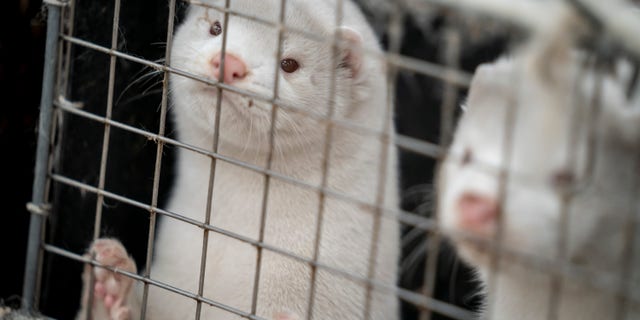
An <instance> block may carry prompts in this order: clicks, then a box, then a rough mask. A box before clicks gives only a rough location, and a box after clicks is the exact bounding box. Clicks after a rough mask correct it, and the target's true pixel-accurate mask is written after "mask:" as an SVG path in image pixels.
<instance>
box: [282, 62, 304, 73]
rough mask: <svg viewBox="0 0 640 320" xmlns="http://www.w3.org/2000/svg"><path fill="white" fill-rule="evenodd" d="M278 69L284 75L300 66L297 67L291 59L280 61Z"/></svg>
mask: <svg viewBox="0 0 640 320" xmlns="http://www.w3.org/2000/svg"><path fill="white" fill-rule="evenodd" d="M280 68H282V71H284V72H286V73H292V72H295V71H296V70H298V68H300V65H298V61H295V60H293V59H282V61H280Z"/></svg>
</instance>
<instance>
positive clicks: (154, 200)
mask: <svg viewBox="0 0 640 320" xmlns="http://www.w3.org/2000/svg"><path fill="white" fill-rule="evenodd" d="M175 9H176V0H169V16H168V17H167V19H168V20H167V46H166V49H165V61H164V64H165V65H166V66H169V65H171V47H172V44H173V26H174V20H175V19H174V18H175ZM168 100H169V72H168V71H164V75H163V81H162V102H161V105H160V124H159V128H158V135H159V136H161V137H163V136H164V134H165V127H166V120H167V105H168ZM156 143H157V144H158V146H157V149H156V163H155V169H154V173H153V190H152V195H151V207H152V208H156V207H157V206H158V190H159V188H160V171H161V169H162V154H163V150H164V142H162V141H160V140H157V141H156ZM156 220H157V213H156V211H155V210H153V209H152V210H150V211H149V238H148V239H147V265H146V266H145V269H144V274H143V276H144V277H145V278H149V277H150V276H151V260H152V259H153V249H154V239H155V234H156ZM148 299H149V283H148V282H145V283H144V289H143V292H142V303H141V310H140V319H141V320H144V319H145V318H146V315H147V302H148Z"/></svg>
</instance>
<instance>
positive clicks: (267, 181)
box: [251, 0, 287, 315]
mask: <svg viewBox="0 0 640 320" xmlns="http://www.w3.org/2000/svg"><path fill="white" fill-rule="evenodd" d="M286 6H287V0H281V1H280V16H279V18H278V22H279V24H278V48H277V52H276V64H275V66H274V67H275V71H276V72H275V78H274V85H273V102H272V103H271V128H270V129H269V152H268V154H267V166H266V170H271V167H272V165H273V148H274V147H275V130H276V129H275V128H276V121H277V120H278V105H277V104H276V103H275V101H276V100H278V91H279V89H280V59H281V56H282V43H283V41H284V29H285V24H284V23H285V21H284V20H285V15H286V10H287V8H286ZM270 186H271V176H270V175H268V174H265V175H264V192H263V194H262V211H261V212H260V231H259V235H258V242H259V243H262V242H263V241H264V228H265V223H266V218H267V203H268V202H269V190H270ZM256 250H257V253H256V271H255V276H254V280H253V294H252V296H251V314H252V315H257V314H256V313H257V311H258V293H259V289H260V288H259V287H260V272H261V269H262V252H263V248H262V247H261V246H258V247H257V248H256Z"/></svg>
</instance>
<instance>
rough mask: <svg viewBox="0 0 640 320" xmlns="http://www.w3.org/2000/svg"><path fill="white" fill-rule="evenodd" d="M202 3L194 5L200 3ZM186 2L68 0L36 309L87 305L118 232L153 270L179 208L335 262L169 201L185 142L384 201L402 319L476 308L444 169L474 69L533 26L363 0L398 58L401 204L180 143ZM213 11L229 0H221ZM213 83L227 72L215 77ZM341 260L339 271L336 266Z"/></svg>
mask: <svg viewBox="0 0 640 320" xmlns="http://www.w3.org/2000/svg"><path fill="white" fill-rule="evenodd" d="M191 2H192V3H191V4H190V5H199V3H197V2H195V1H191ZM286 2H287V1H284V2H283V3H285V4H286ZM187 5H189V2H188V1H187V2H182V1H178V2H174V1H171V2H170V3H169V4H166V3H161V4H157V5H154V6H149V5H148V4H146V3H142V2H134V1H129V2H126V3H124V2H123V3H120V2H119V1H115V2H106V1H105V2H95V1H94V2H87V1H75V2H72V3H67V4H65V5H63V6H61V8H62V17H61V20H60V21H61V22H62V29H61V35H60V38H59V43H58V45H59V51H58V61H57V68H58V69H57V71H58V73H57V78H56V90H55V93H56V94H55V95H54V98H55V102H54V105H55V107H54V113H55V115H54V118H53V119H54V121H53V123H54V129H53V130H52V133H53V134H52V137H51V139H52V141H51V145H52V147H53V153H52V156H51V160H50V168H49V170H50V171H49V172H50V173H49V179H50V180H49V182H48V183H49V184H48V188H47V191H48V197H49V199H50V201H51V203H52V209H51V213H50V215H49V217H48V220H47V227H46V230H45V233H44V234H45V237H44V239H45V244H44V246H43V248H44V249H43V250H44V262H43V265H42V269H41V276H40V277H39V282H38V290H37V297H38V298H37V302H36V306H37V307H38V309H39V310H41V311H42V312H43V313H45V314H46V315H48V316H51V317H53V318H60V319H64V318H71V317H73V316H74V315H75V312H76V311H77V310H78V303H79V302H80V288H81V277H80V275H81V274H82V270H83V268H84V266H83V261H85V260H86V257H84V258H83V257H82V255H83V254H84V253H85V250H86V249H87V248H88V246H89V245H90V244H91V242H92V240H94V239H95V238H98V237H113V238H117V239H119V240H120V241H122V243H123V244H124V245H125V247H126V248H127V250H128V252H129V253H130V254H131V255H132V257H133V258H134V260H135V261H136V264H137V265H138V270H139V271H140V272H142V274H144V272H148V269H146V271H145V265H146V263H147V261H148V260H149V259H153V254H152V252H151V250H150V246H149V244H152V243H153V240H154V239H155V238H156V237H157V234H156V232H155V227H156V225H157V223H158V222H157V221H156V220H161V219H175V218H178V220H181V221H183V222H186V223H190V224H192V225H194V226H197V227H200V228H203V229H205V230H209V233H216V234H222V235H225V236H228V237H231V238H234V239H236V240H238V241H242V242H246V243H248V244H249V245H252V246H254V247H255V248H256V250H257V251H262V250H264V251H274V252H279V253H280V254H282V255H284V256H286V257H289V258H294V259H300V260H301V263H303V264H307V265H308V266H309V268H311V269H312V270H315V269H316V268H317V269H320V270H322V269H323V267H322V266H320V267H318V265H317V261H315V260H314V259H306V258H304V257H302V258H301V257H299V256H296V255H295V254H293V255H292V254H291V253H288V251H286V248H278V247H277V246H276V247H274V246H271V245H269V244H268V243H265V242H262V241H260V240H259V239H247V238H245V237H242V236H241V235H238V234H234V233H233V232H229V231H228V230H224V228H219V227H217V226H216V225H215V224H211V223H207V222H206V221H205V222H204V224H203V221H192V220H189V219H185V218H181V217H180V216H177V215H176V213H174V212H168V211H167V210H165V209H164V206H165V205H166V201H167V199H168V198H169V197H170V188H171V186H172V184H174V183H175V179H176V176H175V171H174V170H175V165H176V151H177V149H179V148H183V149H184V148H186V149H190V150H192V151H194V152H196V153H200V154H202V155H204V156H208V157H211V158H212V159H215V160H214V162H216V161H219V162H225V163H230V164H235V165H239V166H240V167H242V168H244V169H246V170H249V171H254V172H257V173H259V174H263V175H265V177H268V178H266V179H267V180H269V179H271V180H273V181H281V182H282V181H284V182H285V183H292V184H295V185H298V186H301V188H302V189H304V190H306V191H309V192H317V193H318V194H320V195H321V196H320V197H321V198H322V197H331V196H336V197H339V198H341V199H344V200H345V201H351V202H353V203H356V204H359V205H366V206H372V207H373V208H374V209H375V210H373V211H374V212H377V213H376V214H379V215H381V216H386V217H391V218H393V219H398V220H399V221H400V224H401V233H402V239H401V244H402V249H401V250H402V256H401V259H400V261H399V265H400V266H399V272H400V273H399V279H398V284H397V285H398V287H397V288H385V290H394V293H395V294H396V295H397V296H398V298H399V299H400V301H401V314H402V319H429V318H431V319H471V318H473V312H474V311H477V310H478V309H479V307H480V304H481V303H482V301H483V297H482V296H481V295H478V294H477V292H478V290H479V288H478V283H477V282H476V281H474V275H473V273H472V271H471V270H470V269H469V268H468V267H467V266H465V264H464V263H462V262H460V261H459V260H458V258H457V257H456V255H455V253H454V251H453V249H452V248H451V247H450V245H449V244H448V243H447V242H446V241H444V240H443V239H442V236H441V235H440V234H439V232H438V231H437V228H436V227H434V220H435V195H434V192H435V191H434V188H435V187H434V185H433V184H434V171H435V170H436V168H437V164H438V163H439V161H441V160H442V157H443V154H444V153H443V151H444V150H445V149H444V148H446V146H447V145H448V144H449V143H450V141H451V137H452V134H453V130H454V128H455V119H456V118H457V117H458V116H459V112H460V111H459V109H458V106H459V105H461V104H462V103H463V102H464V101H465V98H466V94H467V87H468V85H469V81H470V77H471V73H472V72H473V71H474V70H475V69H476V67H477V66H478V65H479V64H481V63H483V62H488V61H492V60H494V59H495V58H496V57H498V56H499V55H500V54H502V53H504V52H506V50H507V49H509V48H510V46H512V45H515V44H518V43H520V42H522V41H523V40H524V39H525V38H526V37H525V34H526V33H525V32H523V29H522V28H520V27H518V26H516V25H514V24H512V23H509V22H505V21H504V19H500V18H492V19H488V18H487V17H486V16H478V15H475V14H471V13H469V12H466V11H464V10H461V9H460V8H459V7H455V6H454V7H450V6H447V5H442V4H433V3H427V2H425V3H423V4H417V3H413V2H407V3H402V4H401V3H377V2H365V1H362V3H359V6H360V8H361V9H362V10H363V11H364V13H365V14H366V17H367V19H368V21H369V22H370V23H371V24H372V27H373V28H374V30H375V31H376V35H377V36H378V37H379V40H380V42H381V43H382V45H383V47H384V50H385V53H386V57H384V58H385V59H386V61H387V62H388V63H389V66H390V70H393V71H394V72H390V73H389V84H390V90H392V91H393V98H394V100H393V103H392V104H389V106H392V107H393V108H394V114H395V115H394V118H393V120H394V125H395V127H396V129H397V133H398V136H397V139H395V140H393V141H391V142H392V143H394V144H395V146H396V147H397V148H398V152H399V154H398V167H399V174H400V181H399V184H400V188H399V191H398V197H399V199H400V201H401V209H400V210H398V211H394V210H387V209H385V208H384V206H381V205H380V204H379V203H375V202H373V203H372V202H369V201H363V200H362V199H353V198H352V197H349V196H348V195H344V194H340V192H336V191H335V190H330V189H327V188H326V186H322V185H315V184H313V183H308V182H306V181H299V180H297V179H296V178H291V177H287V176H286V175H281V174H278V172H274V171H272V170H270V168H269V167H268V166H269V165H268V164H267V163H268V162H265V163H259V164H258V165H255V164H251V163H246V162H243V161H237V160H234V159H232V158H227V157H225V155H224V154H216V153H215V152H205V151H202V150H199V149H198V148H194V147H193V146H189V145H187V144H184V143H182V142H180V139H179V138H177V137H176V133H175V131H176V130H177V129H176V128H175V127H174V125H175V124H174V123H173V122H172V121H171V118H168V117H167V113H169V112H171V110H170V109H171V98H170V95H169V92H168V91H169V90H168V88H167V87H166V85H164V83H166V80H167V78H165V77H166V76H167V75H168V74H169V73H174V72H177V73H180V72H181V70H176V69H173V68H170V67H169V66H167V65H166V64H165V63H166V62H165V61H164V60H163V57H165V56H166V54H167V53H168V51H167V48H166V46H167V45H169V46H170V44H171V37H170V36H169V34H171V31H172V29H173V28H174V27H175V26H177V25H179V24H180V23H181V22H182V21H183V18H184V15H185V12H184V11H185V9H186V7H187ZM212 10H218V11H222V12H225V10H228V9H225V7H224V4H222V5H219V6H217V7H215V8H212ZM227 12H228V13H229V15H232V16H233V15H234V14H236V13H235V12H232V11H227ZM249 18H250V19H254V20H261V18H260V17H249ZM263 23H265V24H266V25H268V24H269V23H271V24H273V23H276V24H277V23H278V22H277V21H275V22H274V21H266V22H265V21H263ZM285 24H286V23H285ZM285 30H286V28H285ZM168 31H169V32H168ZM294 31H296V30H294ZM297 31H298V32H299V33H301V34H303V35H304V36H308V37H313V35H309V34H304V31H305V30H297ZM328 41H330V40H328ZM365 54H368V53H365ZM210 84H211V85H213V86H215V85H216V84H215V81H213V82H212V83H210ZM222 88H223V89H224V90H229V88H227V87H224V86H222ZM223 89H221V90H223ZM230 90H232V91H233V89H230ZM237 93H239V94H244V92H242V91H238V92H237ZM267 102H268V99H267ZM286 107H288V106H283V108H286ZM293 109H295V106H294V108H293ZM310 116H312V115H310ZM325 120H326V119H325ZM333 120H335V119H330V120H329V122H331V121H333ZM334 125H335V126H338V127H340V126H345V127H347V128H351V129H354V130H359V131H360V132H364V133H363V134H366V135H369V136H370V137H371V138H372V139H378V138H379V139H381V140H382V141H385V137H388V133H387V136H385V133H384V132H377V131H375V130H371V129H370V128H361V127H358V126H353V125H351V124H349V123H346V122H340V121H337V122H335V123H334ZM386 142H388V141H386ZM273 183H276V182H273ZM372 183H373V182H372ZM267 190H268V188H267ZM212 192H214V191H212ZM263 192H265V191H263ZM267 193H268V192H267ZM214 206H215V205H214ZM376 210H377V211H376ZM177 214H180V213H179V212H178V213H177ZM374 216H375V215H374ZM279 250H282V251H279ZM329 271H330V272H338V273H339V272H340V270H334V269H333V268H329ZM314 272H315V271H314ZM349 277H353V276H351V275H349ZM355 278H356V279H355V280H358V281H363V283H364V284H365V285H367V284H368V285H370V286H373V287H375V286H376V285H377V284H375V283H373V284H372V283H371V282H370V279H366V278H365V279H359V278H358V277H355ZM140 279H142V278H139V279H138V280H140ZM150 279H151V280H153V276H151V278H150ZM368 280H369V282H368ZM151 285H152V286H154V285H155V286H163V284H162V283H152V284H151ZM383 287H384V286H383ZM168 289H169V290H170V291H171V290H173V291H174V292H175V293H178V294H180V295H183V296H186V297H189V298H192V299H194V301H196V302H197V305H198V306H200V305H204V306H205V307H207V308H215V306H214V307H212V306H209V305H212V304H213V305H215V303H214V302H215V301H212V300H210V299H207V298H206V297H199V296H198V293H193V292H182V291H180V288H168ZM61 291H63V292H65V294H60V292H61ZM218 307H219V306H218ZM231 311H232V313H233V312H236V313H237V315H239V316H241V317H244V318H254V317H255V314H252V313H251V311H250V310H249V311H247V310H243V311H238V310H235V311H234V310H231Z"/></svg>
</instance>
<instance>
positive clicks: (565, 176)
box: [551, 169, 576, 188]
mask: <svg viewBox="0 0 640 320" xmlns="http://www.w3.org/2000/svg"><path fill="white" fill-rule="evenodd" d="M575 180H576V177H575V175H574V174H573V172H571V171H569V170H566V169H563V170H558V171H556V172H555V173H554V174H553V175H552V176H551V183H552V184H553V185H554V186H555V187H557V188H567V187H569V186H570V185H571V184H573V183H574V182H575Z"/></svg>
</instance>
